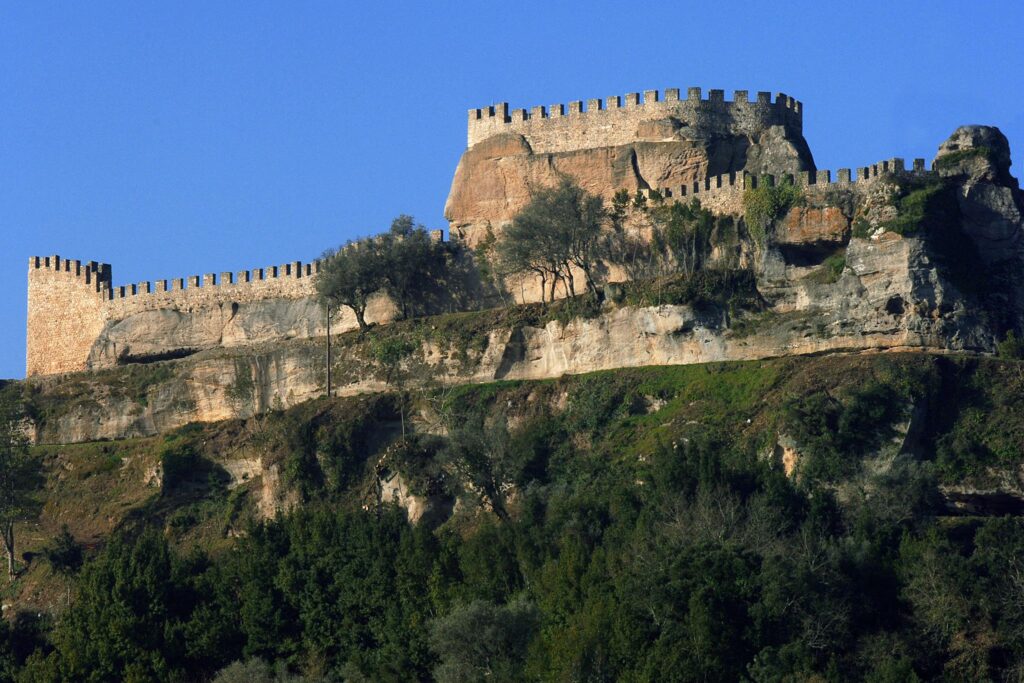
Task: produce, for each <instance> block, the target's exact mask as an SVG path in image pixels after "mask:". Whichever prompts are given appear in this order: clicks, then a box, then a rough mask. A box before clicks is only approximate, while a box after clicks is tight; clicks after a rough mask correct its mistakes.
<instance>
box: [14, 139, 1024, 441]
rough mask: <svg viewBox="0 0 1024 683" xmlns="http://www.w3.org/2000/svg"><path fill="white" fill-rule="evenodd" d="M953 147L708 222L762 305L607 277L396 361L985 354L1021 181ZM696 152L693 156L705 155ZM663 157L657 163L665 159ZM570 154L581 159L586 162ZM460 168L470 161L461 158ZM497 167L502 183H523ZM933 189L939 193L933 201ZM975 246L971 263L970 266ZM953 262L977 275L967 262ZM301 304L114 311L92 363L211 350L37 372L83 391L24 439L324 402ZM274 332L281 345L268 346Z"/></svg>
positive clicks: (497, 369) (1016, 305)
mask: <svg viewBox="0 0 1024 683" xmlns="http://www.w3.org/2000/svg"><path fill="white" fill-rule="evenodd" d="M646 126H647V127H646V128H645V130H646V131H647V133H648V134H650V135H652V136H653V135H661V134H667V132H668V131H669V130H670V127H669V126H667V125H665V126H662V124H661V123H659V122H658V121H652V122H648V124H646ZM951 140H953V141H954V142H947V143H946V144H945V145H943V148H942V150H943V151H942V153H941V154H940V157H939V158H940V159H943V158H946V159H947V160H948V161H947V162H946V163H940V164H938V166H939V167H940V168H942V169H944V170H943V171H942V174H943V175H942V176H939V175H934V174H903V175H895V174H885V175H883V176H880V177H879V178H878V179H877V180H876V181H873V182H870V183H859V182H858V183H854V184H850V183H847V184H843V185H841V186H840V187H827V188H825V189H824V191H823V192H816V193H815V192H810V191H809V190H808V192H807V193H806V196H804V197H803V198H802V199H801V200H800V201H798V202H797V205H795V206H793V207H792V208H791V209H790V210H789V212H788V213H787V214H786V215H785V216H782V217H781V218H779V219H778V220H776V221H775V223H774V225H773V226H772V229H771V230H767V231H766V233H765V235H764V236H763V242H758V241H755V240H753V239H752V238H749V236H742V237H739V235H740V232H738V228H737V225H738V222H737V221H736V220H731V221H725V223H722V224H721V225H719V226H718V227H722V226H723V225H726V224H728V225H729V226H731V228H730V229H731V231H732V236H731V237H729V238H728V239H726V236H725V234H724V232H723V233H722V234H721V235H719V234H718V233H717V232H715V233H712V237H711V240H712V244H711V245H710V246H711V262H710V265H711V266H718V267H729V268H735V267H737V266H740V267H749V268H751V269H752V270H753V272H754V275H755V277H756V283H757V289H758V293H759V294H760V297H761V298H762V299H763V301H764V303H765V307H766V310H764V311H763V312H761V313H758V314H750V313H743V312H742V311H736V310H733V308H732V307H731V306H722V307H716V306H710V307H709V306H703V307H693V306H689V305H662V306H649V307H637V306H628V305H624V302H625V300H626V299H625V296H624V292H623V291H622V288H621V287H620V288H616V287H614V286H613V287H609V289H608V290H607V292H606V294H607V295H608V296H607V298H606V300H605V302H604V308H603V310H602V311H601V315H599V316H598V317H595V318H590V319H584V318H577V319H573V320H570V321H568V322H558V321H552V322H548V323H546V324H544V325H538V326H531V325H525V324H507V323H495V324H494V327H493V329H485V330H483V331H481V330H480V329H478V328H474V329H476V331H475V332H472V334H474V335H475V337H474V339H473V340H472V342H471V343H469V345H468V350H467V348H462V349H461V350H460V349H456V348H454V347H453V342H452V341H451V339H450V338H441V339H432V338H431V336H430V333H426V334H425V335H423V334H418V336H416V337H415V339H416V340H417V343H418V344H419V347H418V348H417V349H416V350H415V351H414V352H413V353H412V354H411V355H410V356H408V357H407V358H406V359H405V360H404V361H403V366H404V367H405V369H406V370H407V371H408V374H409V375H410V376H411V377H430V378H431V379H432V380H434V381H437V382H440V383H447V384H459V383H467V382H488V381H494V380H500V379H544V378H552V377H558V376H560V375H562V374H566V373H573V374H574V373H584V372H592V371H596V370H606V369H614V368H622V367H636V366H643V365H673V364H688V363H704V362H711V361H725V360H751V359H759V358H768V357H774V356H784V355H795V354H806V353H819V352H826V351H870V350H891V349H922V350H924V349H928V350H948V351H974V352H991V351H992V350H994V348H995V344H996V342H997V340H999V339H1000V338H1001V337H1002V335H1003V334H1004V333H1005V331H1006V330H1007V329H1011V328H1016V329H1018V330H1019V329H1021V328H1022V327H1024V311H1022V309H1024V306H1022V303H1021V302H1024V285H1022V281H1024V256H1022V248H1021V246H1020V244H1021V241H1022V240H1021V232H1022V230H1024V224H1022V220H1021V198H1020V192H1019V190H1018V189H1017V185H1016V181H1014V180H1013V179H1012V177H1009V175H1008V164H1009V154H1008V151H1006V150H1003V149H1002V148H1000V147H999V144H1000V140H1002V137H1001V134H998V131H994V129H983V130H979V129H976V128H970V129H961V130H959V131H957V133H956V134H954V136H953V138H951ZM982 142H984V143H985V144H984V145H983V147H984V149H983V150H982V151H981V152H978V151H974V150H979V149H982V148H981V147H977V146H974V145H978V144H981V143H982ZM646 144H662V143H647V142H643V143H635V144H634V145H629V146H626V147H628V149H629V150H630V151H629V152H628V154H629V155H631V156H630V158H631V159H632V161H633V162H637V160H638V159H639V158H640V156H639V150H640V149H642V146H643V145H646ZM665 144H680V143H678V142H673V143H665ZM954 145H955V147H954ZM527 149H528V146H526V143H525V141H524V140H522V139H519V140H517V139H515V138H514V137H492V138H489V139H486V140H484V141H482V142H481V143H479V144H478V145H476V146H475V147H474V148H472V149H471V150H470V152H468V153H467V157H468V156H469V155H470V154H474V153H476V152H479V153H480V154H481V155H483V154H484V153H485V152H486V153H488V154H490V153H493V154H497V155H499V156H495V157H493V158H491V159H490V160H488V163H490V162H491V161H493V162H495V163H498V164H499V167H500V164H501V163H509V164H526V165H527V166H528V165H530V164H533V163H535V160H536V158H535V157H533V156H532V155H531V154H529V153H528V152H527V151H525V150H527ZM619 149H620V148H605V149H603V150H600V153H602V154H604V153H608V154H612V153H617V152H615V150H619ZM667 149H668V148H661V151H662V152H665V151H666V150H667ZM690 149H691V151H692V150H693V149H696V148H690ZM703 149H704V150H705V151H704V152H700V153H706V150H707V149H709V148H703ZM488 150H490V151H488ZM506 153H508V154H509V156H501V155H504V154H506ZM597 153H599V152H595V151H593V150H583V151H571V152H565V153H559V155H561V156H559V155H547V156H548V157H551V158H550V159H549V161H551V163H554V157H555V156H558V157H559V159H568V158H573V157H575V156H581V157H584V158H586V156H587V155H591V154H597ZM951 155H955V156H951ZM609 158H610V157H609ZM531 159H533V160H532V161H531ZM666 159H667V157H665V158H664V159H663V163H662V166H661V167H662V168H663V169H668V168H669V166H670V164H669V162H668V161H666ZM679 159H680V160H681V159H683V156H680V157H679ZM509 160H511V161H509ZM463 161H464V162H465V161H466V158H464V159H463ZM695 163H697V162H695ZM701 163H703V162H701ZM581 164H582V165H581V166H580V168H581V169H585V168H589V167H588V166H587V164H586V163H583V162H581ZM632 166H633V167H636V166H635V163H634V164H632ZM602 168H603V169H604V170H602V169H597V170H594V172H595V173H604V172H605V171H609V169H610V171H609V172H616V173H617V172H619V171H620V170H621V167H620V166H617V165H615V164H609V165H608V166H607V168H604V167H602ZM683 168H685V163H684V162H683V161H679V166H678V167H677V168H676V170H675V171H669V172H680V173H681V172H683V171H681V170H679V169H683ZM616 169H619V170H616ZM462 170H463V171H464V172H466V173H472V172H474V171H473V168H472V167H470V168H468V169H467V168H463V169H462ZM622 172H623V173H626V172H627V171H622ZM482 177H483V178H484V179H483V180H481V181H480V182H479V183H477V182H474V183H468V181H467V183H468V184H467V185H466V187H465V189H466V191H467V192H471V191H477V190H479V189H480V187H481V186H486V183H487V182H490V181H491V180H494V176H489V175H487V174H486V173H485V174H484V175H483V176H482ZM498 177H499V179H501V182H502V183H505V182H506V180H507V182H509V183H511V182H513V181H515V179H516V178H518V177H519V176H518V175H516V174H511V175H509V177H508V179H505V178H503V177H501V176H498ZM551 177H554V176H551ZM636 177H639V176H636ZM516 182H517V181H516ZM901 184H902V186H901ZM506 186H507V185H504V184H503V185H501V187H506ZM858 186H859V187H858ZM936 188H938V190H936ZM933 191H936V192H938V194H929V193H933ZM912 192H919V193H923V195H919V196H924V195H927V196H938V197H941V198H942V199H943V203H941V204H940V205H939V207H940V209H941V210H940V211H939V213H938V214H935V213H934V212H932V213H925V214H923V217H922V218H921V219H920V220H921V221H922V222H921V224H914V225H910V226H909V227H908V226H905V227H904V228H898V227H895V226H896V224H894V222H893V221H894V219H897V218H900V213H899V209H898V207H899V206H900V202H901V201H903V199H904V198H906V197H907V196H909V193H912ZM825 193H829V196H825ZM524 196H525V195H524ZM829 197H831V198H829ZM507 199H508V197H507V196H505V197H504V199H503V200H502V201H505V200H507ZM957 202H959V207H960V211H959V213H958V212H957V206H958V205H957ZM495 206H497V205H495ZM950 207H952V208H950ZM929 221H936V222H937V224H936V225H930V224H929ZM718 227H716V230H718ZM722 229H723V230H725V229H724V228H722ZM950 239H952V240H953V241H952V242H950ZM716 240H717V242H716ZM950 244H952V250H951V248H950ZM974 247H977V250H978V251H979V252H980V253H981V254H982V255H983V259H982V260H979V259H978V258H977V256H971V258H973V259H974V260H973V261H969V260H968V257H969V256H970V255H971V254H972V253H973V249H974ZM727 252H731V253H727ZM716 253H717V254H718V255H717V256H716ZM965 264H967V265H970V267H971V268H972V269H974V271H976V272H966V273H965V272H964V268H963V266H964V265H965ZM986 269H989V270H990V271H991V273H988V272H985V270H986ZM997 274H998V277H997ZM979 280H980V281H981V283H982V285H983V286H982V287H980V288H979V287H977V284H978V281H979ZM617 290H618V292H619V295H616V294H615V291H617ZM311 306H315V304H313V303H312V302H311V300H305V299H292V300H287V301H285V300H281V301H276V300H267V301H262V302H248V303H247V304H246V305H245V306H239V307H238V308H237V309H233V310H231V311H227V310H225V309H223V308H221V309H219V310H218V309H214V308H208V309H202V310H199V311H194V312H186V311H181V312H165V311H146V312H141V313H139V314H138V316H133V317H130V318H126V319H125V320H123V321H120V322H119V323H117V324H115V325H112V326H110V328H109V329H107V330H105V332H104V335H103V338H102V339H103V341H102V343H100V344H97V346H96V347H95V348H94V353H95V355H96V357H97V358H99V359H104V358H109V357H110V355H111V354H113V355H114V356H115V357H118V358H122V359H123V358H124V357H127V358H131V357H133V356H134V357H138V356H143V357H144V356H146V355H147V349H148V348H149V347H147V346H146V344H147V343H148V342H149V340H151V339H153V338H172V339H174V338H181V339H190V340H191V339H197V338H198V339H201V340H205V341H204V343H208V346H207V347H206V348H205V349H202V350H199V351H198V352H196V353H194V354H192V355H190V356H189V357H188V358H183V359H181V360H178V361H174V362H169V363H167V364H165V365H150V366H136V368H138V367H148V368H149V370H141V371H139V372H140V373H141V374H142V375H143V376H141V377H140V376H137V375H132V374H131V373H133V372H136V370H135V369H133V368H132V366H128V367H125V368H122V369H115V370H107V371H103V372H99V373H96V374H88V373H86V374H82V375H78V376H71V377H68V378H60V377H53V378H45V379H42V380H39V381H37V382H34V385H35V386H36V387H38V392H39V393H38V395H39V396H40V397H42V399H43V400H46V399H47V397H60V396H64V397H68V396H74V397H78V398H79V399H80V400H77V401H64V404H66V405H64V408H62V409H61V410H59V411H56V412H51V413H49V414H48V415H47V419H46V422H45V423H44V424H42V425H41V426H40V428H39V429H38V430H37V434H36V437H37V439H38V440H41V441H43V442H63V441H84V440H93V439H104V438H121V437H126V436H138V435H149V434H155V433H159V432H162V431H165V430H168V429H171V428H174V427H177V426H180V425H182V424H186V423H188V422H192V421H209V420H220V419H224V418H229V417H233V416H239V417H247V416H251V415H254V414H258V413H261V412H264V411H267V410H269V409H271V408H273V407H275V406H289V405H294V404H296V403H299V402H301V401H305V400H307V399H310V398H314V397H316V396H319V395H321V394H322V392H323V390H324V375H325V373H324V366H323V359H324V345H323V342H322V339H321V340H314V339H311V338H309V337H311V336H313V335H317V334H322V331H320V330H319V329H318V328H317V327H316V325H315V324H310V322H309V320H310V318H312V319H313V320H316V319H318V318H319V315H318V312H317V311H314V310H313V309H312V308H310V307H311ZM385 313H386V312H385V311H381V312H380V315H381V316H384V314H385ZM428 324H429V323H428ZM422 329H427V328H421V330H422ZM282 336H284V337H292V338H291V340H290V341H284V342H281V341H277V340H279V339H281V337H282ZM261 340H267V343H263V344H261V343H260V342H261ZM271 340H273V341H272V343H271ZM236 343H237V345H235V344H236ZM243 344H244V345H243ZM118 354H124V356H118ZM335 359H336V364H337V365H336V367H335V377H336V378H338V382H339V384H338V385H337V386H338V387H340V388H338V389H336V392H337V393H339V394H356V393H361V392H371V391H381V390H384V389H386V388H387V387H388V385H387V383H386V382H385V379H386V378H387V376H386V373H383V372H382V371H381V370H380V368H378V367H377V365H376V363H375V361H374V360H373V354H371V353H369V351H368V347H367V345H366V343H363V342H359V341H356V340H352V339H351V338H350V340H349V341H348V342H347V343H346V344H345V345H344V346H343V348H340V349H339V350H338V351H337V353H336V356H335ZM146 372H149V373H151V374H150V375H145V373H146ZM119 373H124V374H119ZM409 381H410V382H414V381H415V380H413V379H410V380H409ZM43 412H44V413H46V411H43Z"/></svg>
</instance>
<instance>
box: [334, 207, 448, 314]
mask: <svg viewBox="0 0 1024 683" xmlns="http://www.w3.org/2000/svg"><path fill="white" fill-rule="evenodd" d="M322 258H323V265H322V266H321V268H320V272H319V273H318V275H317V280H316V291H317V296H318V298H319V300H320V301H321V303H322V304H324V305H325V306H327V307H328V308H329V309H332V308H335V307H337V306H347V307H348V308H350V309H352V311H353V312H354V313H355V316H356V321H357V322H358V323H359V328H360V329H361V330H365V329H367V327H368V325H367V322H366V308H367V306H368V305H369V302H370V297H372V296H373V295H374V294H376V293H378V292H383V293H386V294H387V295H388V296H389V297H390V298H391V300H392V301H393V302H394V304H395V306H396V307H397V308H398V310H399V314H400V315H401V317H403V318H405V317H409V316H412V315H415V314H417V313H419V312H421V310H422V308H423V306H424V302H425V300H427V299H429V296H428V295H429V293H430V292H431V290H433V289H435V288H437V287H439V286H440V285H441V284H442V283H443V282H444V279H445V276H446V275H447V272H448V258H447V249H446V248H445V245H444V243H443V242H438V241H435V240H433V239H431V237H430V233H429V232H428V231H427V229H426V228H424V227H423V226H422V225H418V224H416V223H415V221H414V219H413V218H412V216H406V215H401V216H399V217H398V218H396V219H395V220H394V221H393V222H392V223H391V228H390V229H389V230H388V231H387V232H385V233H382V234H379V235H376V236H374V237H370V238H365V239H361V240H350V241H348V242H346V243H345V244H344V245H342V246H341V247H339V248H338V249H333V250H330V251H327V252H325V253H324V255H323V257H322Z"/></svg>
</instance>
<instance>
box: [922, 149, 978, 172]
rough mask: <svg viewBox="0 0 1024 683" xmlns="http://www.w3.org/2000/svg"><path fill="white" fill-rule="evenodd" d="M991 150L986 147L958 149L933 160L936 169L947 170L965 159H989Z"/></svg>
mask: <svg viewBox="0 0 1024 683" xmlns="http://www.w3.org/2000/svg"><path fill="white" fill-rule="evenodd" d="M991 156H992V150H991V149H989V148H988V147H971V148H968V149H958V150H957V151H955V152H949V153H948V154H943V155H942V156H940V157H939V158H938V159H936V160H935V166H936V168H940V169H947V168H950V167H952V166H955V165H957V164H959V163H960V162H961V161H964V160H966V159H972V158H974V157H991Z"/></svg>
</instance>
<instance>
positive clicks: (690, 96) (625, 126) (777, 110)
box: [468, 88, 803, 154]
mask: <svg viewBox="0 0 1024 683" xmlns="http://www.w3.org/2000/svg"><path fill="white" fill-rule="evenodd" d="M668 117H674V118H676V119H678V120H679V121H680V122H682V123H683V124H685V125H689V126H691V127H693V128H696V129H699V130H700V131H701V132H702V133H721V134H725V133H729V132H739V133H753V132H757V131H761V130H764V129H765V128H767V127H769V126H773V125H785V126H787V127H789V128H790V129H791V130H793V131H795V132H798V133H802V130H803V104H802V103H801V102H799V101H797V100H794V99H793V98H792V97H788V96H787V95H784V94H783V93H779V94H777V95H776V96H775V100H774V101H772V99H771V94H770V93H767V92H760V93H758V94H757V97H756V99H755V100H754V101H752V102H751V101H750V99H749V97H748V93H747V91H746V90H737V91H735V92H734V94H733V100H731V101H727V100H726V99H725V91H723V90H710V91H709V92H708V96H707V98H706V99H704V98H702V96H701V89H700V88H689V89H688V90H687V93H686V97H685V98H681V97H680V93H679V89H678V88H669V89H668V90H666V91H665V92H664V93H663V94H659V92H658V91H657V90H648V91H645V92H644V95H643V98H642V99H641V96H640V94H639V93H629V94H627V95H626V96H625V97H624V98H623V97H619V96H617V95H616V96H613V97H609V98H608V100H607V101H602V100H600V99H590V100H588V101H587V105H586V107H584V104H583V102H582V101H575V102H570V103H569V104H568V106H566V105H563V104H553V105H551V106H550V107H543V106H538V107H533V108H532V109H531V110H529V111H527V110H526V109H516V110H513V111H511V112H510V111H509V108H508V103H507V102H503V103H500V104H497V105H493V106H490V107H484V108H481V109H470V110H469V125H468V144H469V146H470V147H472V146H473V145H475V144H476V143H478V142H480V141H482V140H486V139H487V138H489V137H492V136H494V135H499V134H502V133H513V134H520V135H523V136H524V137H525V138H526V140H527V142H529V144H530V147H531V148H532V149H533V152H534V153H536V154H547V153H554V152H571V151H576V150H581V149H591V148H595V147H611V146H617V145H625V144H629V143H631V142H635V141H636V140H637V127H638V125H639V124H640V123H642V122H644V121H651V120H658V119H664V118H668Z"/></svg>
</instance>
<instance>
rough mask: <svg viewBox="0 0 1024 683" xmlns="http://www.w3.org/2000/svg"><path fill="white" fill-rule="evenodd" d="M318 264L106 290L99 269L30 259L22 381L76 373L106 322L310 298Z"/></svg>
mask: <svg viewBox="0 0 1024 683" xmlns="http://www.w3.org/2000/svg"><path fill="white" fill-rule="evenodd" d="M319 269H320V262H319V261H317V262H314V263H311V264H302V263H301V262H298V261H295V262H293V263H288V264H284V265H281V266H270V267H267V268H258V269H255V270H251V271H248V270H247V271H242V272H240V273H238V274H237V275H235V274H233V273H221V275H220V277H219V279H218V277H217V275H216V274H213V273H209V274H207V275H204V276H203V277H202V278H200V277H199V276H198V275H194V276H191V277H188V278H178V279H174V280H169V281H168V280H157V281H156V282H140V283H138V284H133V285H124V286H120V287H113V286H112V284H111V280H112V269H111V267H110V265H108V264H105V263H96V262H95V261H91V262H88V263H84V264H83V263H82V261H78V260H72V259H65V258H61V257H60V256H46V257H41V256H33V257H31V258H30V259H29V264H28V320H27V325H26V364H25V366H26V367H25V371H26V375H27V376H30V377H31V376H33V375H52V374H58V373H64V372H75V371H79V370H84V369H85V368H86V362H87V359H88V358H89V354H90V351H91V350H92V348H93V345H94V343H95V342H96V340H97V339H98V338H99V336H100V334H101V332H102V331H103V329H104V327H105V326H106V325H107V324H108V323H109V322H111V321H117V320H124V319H125V318H128V317H130V316H133V315H136V314H139V313H143V312H147V311H194V310H197V309H202V308H210V307H214V306H218V305H223V304H241V303H247V302H252V301H264V300H267V299H301V298H304V297H311V296H313V294H314V288H313V282H314V278H313V276H314V275H315V274H316V273H317V272H319Z"/></svg>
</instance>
